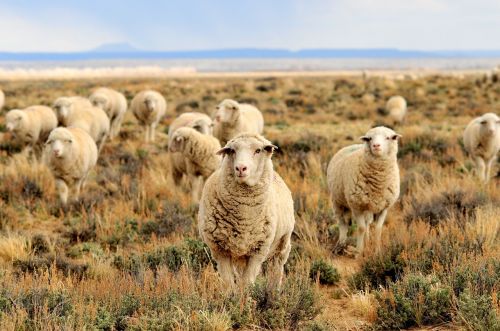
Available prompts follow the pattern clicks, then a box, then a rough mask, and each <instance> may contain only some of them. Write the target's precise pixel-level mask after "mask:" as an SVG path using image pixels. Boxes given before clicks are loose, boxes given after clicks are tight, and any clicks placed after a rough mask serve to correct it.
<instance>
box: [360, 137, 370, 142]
mask: <svg viewBox="0 0 500 331" xmlns="http://www.w3.org/2000/svg"><path fill="white" fill-rule="evenodd" d="M359 139H360V140H361V141H364V142H365V143H367V142H369V141H370V140H371V138H370V137H368V136H361V137H359Z"/></svg>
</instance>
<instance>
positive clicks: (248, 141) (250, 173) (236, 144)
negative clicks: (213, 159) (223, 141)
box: [217, 134, 277, 186]
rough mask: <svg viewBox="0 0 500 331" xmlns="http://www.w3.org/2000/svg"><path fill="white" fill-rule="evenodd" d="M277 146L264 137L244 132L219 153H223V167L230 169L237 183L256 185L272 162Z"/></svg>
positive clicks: (230, 173)
mask: <svg viewBox="0 0 500 331" xmlns="http://www.w3.org/2000/svg"><path fill="white" fill-rule="evenodd" d="M276 148H277V147H276V146H274V145H272V144H271V142H269V141H268V140H266V139H264V138H263V137H260V136H246V135H245V134H242V135H239V136H237V137H236V138H233V139H232V140H230V141H229V142H228V143H227V145H226V146H225V147H224V148H223V149H221V150H220V151H218V152H217V154H218V155H223V157H224V158H223V161H222V168H225V169H229V175H230V176H231V177H233V178H234V180H235V181H236V182H237V183H239V184H245V185H248V186H254V185H256V184H257V183H258V182H259V181H260V180H261V178H262V175H263V173H264V170H265V168H266V166H268V164H269V163H271V157H272V154H273V151H274V150H275V149H276ZM270 166H271V167H272V163H271V165H270Z"/></svg>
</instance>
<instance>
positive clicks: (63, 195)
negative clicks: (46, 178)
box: [56, 179, 69, 205]
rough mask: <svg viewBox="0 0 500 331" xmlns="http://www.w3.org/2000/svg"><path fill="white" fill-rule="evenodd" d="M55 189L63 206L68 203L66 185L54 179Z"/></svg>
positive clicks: (60, 180)
mask: <svg viewBox="0 0 500 331" xmlns="http://www.w3.org/2000/svg"><path fill="white" fill-rule="evenodd" d="M56 189H57V193H58V194H59V200H60V201H61V203H62V204H63V205H65V204H66V203H67V202H68V191H69V190H68V185H66V183H65V182H64V181H63V180H62V179H56Z"/></svg>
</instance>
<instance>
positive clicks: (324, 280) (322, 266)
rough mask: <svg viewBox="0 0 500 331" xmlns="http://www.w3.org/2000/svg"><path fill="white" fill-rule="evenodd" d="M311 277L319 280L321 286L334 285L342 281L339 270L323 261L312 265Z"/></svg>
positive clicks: (317, 261)
mask: <svg viewBox="0 0 500 331" xmlns="http://www.w3.org/2000/svg"><path fill="white" fill-rule="evenodd" d="M309 277H310V278H311V279H313V280H315V279H318V280H319V282H320V284H326V285H334V284H336V283H338V281H339V280H340V274H339V272H338V271H337V268H335V267H334V266H332V265H331V264H329V263H327V262H325V261H323V260H315V261H314V262H313V263H312V265H311V270H310V272H309Z"/></svg>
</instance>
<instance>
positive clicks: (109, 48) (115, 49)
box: [91, 43, 139, 53]
mask: <svg viewBox="0 0 500 331" xmlns="http://www.w3.org/2000/svg"><path fill="white" fill-rule="evenodd" d="M91 52H93V53H133V52H139V50H138V49H137V48H135V47H134V46H132V45H130V44H129V43H111V44H102V45H101V46H99V47H96V48H94V49H93V50H91Z"/></svg>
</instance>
